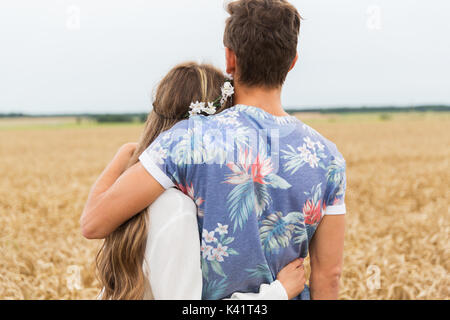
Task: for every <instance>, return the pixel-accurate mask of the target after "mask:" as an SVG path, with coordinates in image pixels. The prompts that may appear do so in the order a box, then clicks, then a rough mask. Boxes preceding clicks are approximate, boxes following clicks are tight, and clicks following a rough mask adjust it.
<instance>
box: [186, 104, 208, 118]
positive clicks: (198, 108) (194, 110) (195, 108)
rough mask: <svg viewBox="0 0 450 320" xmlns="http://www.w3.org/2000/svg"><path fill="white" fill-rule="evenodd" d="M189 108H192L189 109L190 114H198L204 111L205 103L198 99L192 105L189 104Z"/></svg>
mask: <svg viewBox="0 0 450 320" xmlns="http://www.w3.org/2000/svg"><path fill="white" fill-rule="evenodd" d="M189 109H191V111H189V115H190V116H195V115H198V114H200V113H202V111H203V110H204V109H205V103H204V102H198V101H196V102H192V103H191V105H190V106H189Z"/></svg>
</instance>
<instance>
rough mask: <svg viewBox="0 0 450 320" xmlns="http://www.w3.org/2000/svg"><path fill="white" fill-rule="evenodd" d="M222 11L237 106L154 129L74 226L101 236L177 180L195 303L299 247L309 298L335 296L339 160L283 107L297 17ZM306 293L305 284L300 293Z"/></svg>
mask: <svg viewBox="0 0 450 320" xmlns="http://www.w3.org/2000/svg"><path fill="white" fill-rule="evenodd" d="M228 12H229V13H230V17H229V18H228V20H227V23H226V29H225V34H224V44H225V47H226V65H227V73H229V74H231V75H232V76H233V78H234V104H235V106H234V107H232V108H230V109H228V110H226V111H224V112H222V113H220V114H218V115H213V116H210V117H203V116H193V117H191V118H190V119H189V120H185V121H181V122H179V123H178V124H177V125H175V126H174V127H173V128H172V129H171V130H169V131H167V132H166V133H164V134H163V135H161V136H160V137H159V138H158V139H157V140H156V141H155V142H154V143H153V144H152V145H151V146H150V148H149V149H148V150H147V151H146V152H144V153H143V154H142V156H141V157H140V163H139V164H137V165H136V166H134V167H132V168H131V169H129V170H128V171H127V172H125V173H124V174H123V175H122V177H121V178H120V179H119V180H118V181H117V183H115V184H114V186H113V187H111V188H110V189H109V190H106V191H105V192H103V193H101V195H99V196H97V197H95V198H92V199H91V200H90V201H88V204H87V206H86V209H85V212H84V214H83V216H84V219H82V225H83V232H84V234H85V235H86V236H87V237H89V238H103V237H105V236H106V235H108V234H109V233H111V232H112V231H113V230H114V229H115V228H117V227H118V226H119V225H121V224H122V223H123V222H125V221H126V220H128V219H129V218H130V217H131V216H133V215H134V214H136V213H137V212H139V211H140V210H142V209H143V208H145V207H146V206H148V205H149V204H151V203H152V202H153V201H154V200H155V199H156V198H157V197H158V196H159V195H161V194H162V192H163V191H164V190H165V189H168V188H171V187H178V188H179V189H180V190H182V191H184V192H185V193H186V194H188V195H189V196H191V197H192V198H193V200H194V201H195V202H196V204H197V206H198V213H199V214H198V220H199V231H200V233H201V237H202V271H203V299H223V298H225V297H228V296H230V295H231V294H232V293H233V292H256V291H257V290H258V288H259V287H260V285H261V284H262V283H269V282H272V281H273V280H274V279H275V277H276V274H277V273H278V272H279V271H280V270H281V269H282V268H283V267H284V266H285V265H286V264H288V263H289V262H291V261H293V260H294V259H296V258H299V257H302V258H304V257H306V256H307V254H308V249H309V251H310V256H311V278H310V286H311V298H313V299H336V298H337V297H338V288H339V277H340V272H341V266H342V253H343V241H344V214H345V213H346V210H345V204H344V196H345V188H346V179H345V169H346V168H345V160H344V159H343V157H342V155H341V154H340V153H339V151H338V150H337V148H336V146H335V145H334V144H333V143H332V142H330V141H328V140H327V139H325V138H324V137H323V136H321V135H320V134H319V133H318V132H316V131H315V130H313V129H312V128H310V127H308V126H307V125H305V124H303V123H302V122H301V121H300V120H298V119H296V118H294V117H291V116H289V115H288V114H287V113H286V112H285V111H284V110H283V107H282V102H281V91H282V86H283V84H284V81H285V79H286V76H287V74H288V72H289V71H290V70H291V69H292V68H294V66H295V64H296V62H297V60H298V54H297V44H298V35H299V29H300V20H301V17H300V15H299V13H298V12H297V10H296V9H295V8H294V7H293V6H292V5H291V4H289V3H288V2H287V1H283V0H240V1H234V2H231V3H230V4H229V5H228ZM232 89H233V88H230V87H224V90H225V91H226V90H228V91H229V90H231V92H232V91H233V90H232ZM229 93H230V92H228V93H227V92H224V94H223V96H222V97H221V98H225V97H226V96H228V94H229ZM204 103H207V101H204ZM148 173H149V174H150V175H149V174H148ZM136 186H139V188H137V187H136ZM130 190H132V192H131V191H130ZM123 203H127V204H128V205H127V206H124V205H122V204H123ZM106 213H107V214H106ZM174 236H176V235H174ZM308 298H309V290H308V288H306V290H304V292H303V293H302V295H301V296H299V297H297V299H308Z"/></svg>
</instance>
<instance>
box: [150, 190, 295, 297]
mask: <svg viewBox="0 0 450 320" xmlns="http://www.w3.org/2000/svg"><path fill="white" fill-rule="evenodd" d="M149 213H150V216H149V219H148V221H149V232H148V238H147V246H146V250H145V262H144V270H145V272H146V274H147V276H148V279H149V281H150V287H151V292H150V290H148V292H146V294H145V297H144V299H152V298H153V299H156V300H200V299H201V297H202V270H201V258H200V237H199V232H198V224H197V207H196V205H195V204H194V202H193V201H192V200H191V199H190V198H189V197H188V196H186V195H185V194H183V193H182V192H181V191H179V190H177V189H175V188H170V189H168V190H166V191H165V192H164V193H163V194H162V195H161V196H160V197H159V198H158V199H157V200H156V201H155V202H154V203H153V204H152V205H151V206H150V210H149ZM230 299H240V300H287V299H288V296H287V293H286V290H285V289H284V287H283V285H282V284H281V282H279V281H278V280H276V281H274V282H272V283H271V284H270V285H269V284H263V285H261V287H260V291H259V293H234V294H233V295H232V296H231V298H230Z"/></svg>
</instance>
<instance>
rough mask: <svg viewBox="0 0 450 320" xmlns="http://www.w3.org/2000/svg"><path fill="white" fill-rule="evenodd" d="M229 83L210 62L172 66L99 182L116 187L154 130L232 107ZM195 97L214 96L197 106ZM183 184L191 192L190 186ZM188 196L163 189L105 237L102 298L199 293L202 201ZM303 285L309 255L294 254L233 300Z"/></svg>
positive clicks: (289, 292)
mask: <svg viewBox="0 0 450 320" xmlns="http://www.w3.org/2000/svg"><path fill="white" fill-rule="evenodd" d="M227 82H228V80H227V79H226V78H225V76H224V75H223V73H222V72H221V71H219V70H217V69H216V68H214V67H212V66H210V65H198V64H196V63H185V64H182V65H179V66H177V67H175V68H174V69H172V70H171V71H170V72H169V73H168V74H167V75H166V77H165V78H164V79H163V80H162V81H161V82H160V84H159V86H158V88H157V91H156V94H155V98H154V104H153V106H154V109H153V111H152V112H151V113H150V114H149V116H148V119H147V122H146V125H145V129H144V132H143V134H142V136H141V139H140V142H139V143H138V144H126V145H124V146H123V147H122V148H121V149H120V150H119V152H118V153H117V155H116V156H115V157H114V159H113V160H112V162H111V163H110V164H109V165H108V167H107V168H106V169H105V171H104V172H103V173H102V175H101V176H100V178H99V179H98V180H97V182H96V184H95V186H94V189H95V190H97V192H100V191H101V190H102V189H107V188H108V187H110V186H111V185H112V184H113V183H114V182H115V180H117V178H119V176H120V175H121V174H122V173H123V172H124V171H125V170H126V169H127V168H129V167H131V166H132V165H134V164H136V163H137V162H138V161H139V160H138V159H139V156H140V155H141V154H142V153H143V152H144V151H145V150H146V149H147V148H148V146H150V144H151V143H152V142H153V141H154V140H155V138H156V137H158V136H159V135H160V134H161V133H162V132H164V131H166V130H168V129H170V128H171V127H173V126H174V125H175V124H176V123H177V122H178V121H180V120H182V119H185V118H186V117H187V116H188V115H189V114H190V113H191V114H192V113H200V112H203V113H206V114H213V113H216V112H220V111H223V110H224V109H225V108H227V107H230V106H231V105H232V101H230V100H231V99H229V98H231V97H230V96H226V97H224V95H223V94H222V93H223V92H224V91H223V86H224V83H227ZM229 88H230V85H228V89H229ZM192 101H213V102H214V103H210V104H208V106H206V105H204V104H203V105H202V104H201V103H197V104H195V105H193V104H191V102H192ZM189 106H191V107H189ZM183 191H184V192H185V193H186V194H187V195H189V191H190V190H189V188H183ZM187 195H185V194H184V193H182V192H181V191H179V190H177V189H174V188H173V189H169V190H167V191H165V192H164V193H163V194H162V195H161V196H160V197H159V198H158V199H157V200H156V201H155V202H154V203H153V204H152V205H151V206H150V207H149V208H147V209H145V210H144V211H142V212H140V213H139V214H138V215H136V216H134V217H133V218H131V219H130V220H128V221H127V222H125V223H124V224H123V225H122V226H120V227H119V228H118V229H117V230H116V231H114V232H113V233H112V234H111V235H110V236H108V237H107V238H106V239H105V241H104V243H103V246H102V248H101V250H100V252H99V253H98V255H97V269H98V274H99V278H100V282H101V284H102V286H103V290H102V293H101V298H102V299H186V300H188V299H201V293H202V270H201V266H200V260H201V258H200V254H201V248H200V237H199V232H198V226H197V208H196V206H195V204H194V202H193V200H192V199H191V198H189V197H188V196H187ZM90 196H92V193H91V195H90ZM197 201H198V199H197ZM125 205H127V204H124V206H125ZM148 218H150V219H148ZM304 284H305V275H304V268H303V261H302V260H301V259H296V260H295V261H293V262H292V263H290V264H288V265H287V266H286V267H285V268H284V269H283V270H281V271H280V273H279V274H278V276H277V280H276V281H274V282H272V283H271V284H263V285H262V286H261V288H260V291H259V293H235V294H233V295H232V296H231V299H291V298H293V297H295V296H297V295H298V294H300V292H302V291H303V289H304Z"/></svg>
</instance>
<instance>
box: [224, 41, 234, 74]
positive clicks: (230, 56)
mask: <svg viewBox="0 0 450 320" xmlns="http://www.w3.org/2000/svg"><path fill="white" fill-rule="evenodd" d="M225 60H226V64H227V70H226V71H227V73H228V74H231V75H233V76H234V74H235V73H236V54H235V53H234V51H233V50H231V49H230V48H225Z"/></svg>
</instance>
